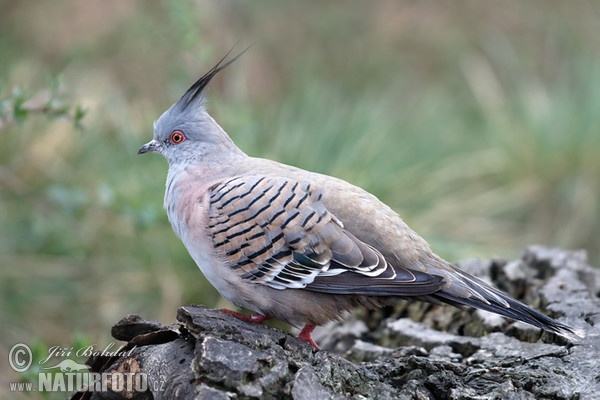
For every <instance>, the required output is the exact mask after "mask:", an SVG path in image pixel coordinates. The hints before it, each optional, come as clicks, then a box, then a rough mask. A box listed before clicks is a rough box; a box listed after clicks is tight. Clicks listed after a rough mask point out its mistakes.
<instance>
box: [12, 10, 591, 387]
mask: <svg viewBox="0 0 600 400" xmlns="http://www.w3.org/2000/svg"><path fill="white" fill-rule="evenodd" d="M599 13H600V5H599V4H598V3H596V2H592V1H590V2H586V1H572V2H563V1H552V0H550V1H541V0H540V1H529V2H521V1H505V2H480V1H461V2H454V1H445V2H434V1H424V2H416V1H391V0H390V1H378V2H366V1H329V2H321V1H316V0H313V1H302V2H280V1H265V0H259V1H252V2H250V1H244V2H242V1H239V2H235V1H216V0H215V1H193V2H192V1H188V2H170V1H155V2H145V1H141V0H140V1H119V0H110V1H106V0H105V1H100V0H90V1H75V0H61V1H52V2H49V1H48V2H25V1H20V2H17V1H7V0H4V1H0V57H1V62H0V95H1V97H0V99H1V100H2V103H1V107H0V139H1V145H0V160H1V162H0V216H1V225H0V263H1V270H0V286H1V294H0V307H1V308H0V310H1V319H0V356H2V358H3V359H6V358H5V355H6V353H7V351H8V349H9V348H10V346H11V345H12V344H14V343H16V342H24V343H32V342H35V341H40V342H41V343H45V344H47V345H50V346H53V345H62V346H69V345H70V343H72V340H74V339H73V338H74V337H75V336H77V335H84V336H85V337H86V338H87V339H86V340H89V341H90V342H92V343H95V344H97V345H98V346H103V345H106V344H107V343H109V342H111V341H112V340H111V339H110V336H109V331H110V327H111V325H112V324H114V323H115V322H117V321H118V320H119V319H120V318H121V317H122V316H123V315H125V314H127V313H139V314H141V315H142V316H143V317H145V318H147V319H155V320H160V321H161V322H164V323H171V322H173V321H174V318H175V311H176V308H177V306H179V305H182V304H188V303H192V302H193V303H204V304H206V305H209V306H217V305H218V306H221V305H223V303H222V302H221V301H220V300H219V297H218V294H217V293H216V292H215V290H214V289H212V288H211V287H210V286H209V285H208V284H207V283H206V281H205V280H204V278H203V276H202V275H201V273H200V271H199V270H198V268H197V267H196V266H195V264H194V263H193V261H192V260H191V258H190V257H189V256H188V254H187V252H186V250H185V249H184V247H183V245H182V244H181V243H180V242H179V240H178V239H177V238H176V237H175V235H174V234H173V233H172V231H171V227H170V225H169V223H168V221H167V217H166V215H165V212H164V210H163V209H162V196H163V191H164V181H165V176H166V170H167V164H166V161H165V160H164V159H162V158H161V157H160V156H145V157H138V156H137V155H136V152H137V149H138V148H139V146H140V145H141V144H143V143H145V142H147V141H148V140H150V138H151V135H152V122H153V121H154V120H155V119H157V118H158V116H159V115H160V114H161V113H162V111H164V109H166V108H167V107H169V106H170V105H171V104H172V102H174V101H176V100H177V99H178V98H179V96H180V95H181V94H182V93H183V91H184V90H186V89H187V88H188V87H189V85H190V84H191V83H192V82H193V81H194V80H195V79H196V78H197V77H199V76H200V75H201V74H203V73H204V72H206V71H207V70H208V69H209V68H210V67H211V66H212V65H213V64H214V63H215V62H216V61H217V60H218V59H220V58H221V57H222V56H223V55H224V54H225V53H226V52H227V51H228V50H229V49H230V48H231V47H232V46H234V45H235V44H236V43H238V45H237V47H236V49H238V50H242V49H243V48H244V47H246V46H247V45H250V44H252V45H253V47H252V48H251V49H250V51H248V52H247V53H246V54H245V55H244V56H243V57H242V58H241V59H240V60H239V61H238V62H236V63H235V64H234V65H232V66H231V67H229V68H228V69H227V70H226V71H225V72H224V73H222V74H220V75H219V76H218V77H217V78H215V80H214V81H213V83H212V85H211V87H210V88H209V90H208V91H207V95H208V98H209V104H208V107H209V110H210V111H211V114H212V115H213V116H214V117H215V118H216V119H217V121H219V122H220V123H221V125H222V126H223V127H224V128H225V130H226V131H227V132H229V134H230V135H231V136H232V138H233V139H234V141H235V142H236V143H237V144H238V145H239V146H240V147H241V148H242V149H243V150H245V151H246V152H247V153H249V154H251V155H254V156H260V157H268V158H272V159H275V160H278V161H281V162H284V163H289V164H294V165H297V166H300V167H302V168H305V169H310V170H314V171H319V172H322V173H326V174H330V175H335V176H338V177H341V178H343V179H346V180H348V181H350V182H352V183H354V184H357V185H359V186H362V187H364V188H365V189H367V190H369V191H371V192H373V193H374V194H376V195H377V196H379V197H380V198H381V199H382V200H383V201H384V202H386V203H387V204H389V205H390V206H392V207H393V208H394V209H395V210H397V211H398V212H399V213H400V215H401V216H402V217H403V218H404V219H405V221H407V223H409V225H411V226H412V227H413V228H414V229H415V230H416V231H417V232H419V233H420V234H421V235H422V236H424V237H425V238H426V239H427V240H428V241H429V242H430V243H431V244H432V246H433V248H434V249H435V250H436V251H437V252H438V253H440V254H441V255H442V256H444V257H446V258H448V259H450V260H459V259H463V258H469V257H483V258H489V257H492V256H500V257H504V258H511V257H516V256H518V255H519V254H520V253H521V252H522V251H523V249H524V247H525V246H527V245H529V244H534V243H540V244H546V245H552V246H562V247H566V248H583V249H586V250H587V251H588V252H589V255H590V259H591V262H592V263H596V264H597V263H598V260H599V255H600V241H599V239H598V237H599V236H600V215H599V212H600V202H599V200H598V192H599V189H600V187H599V186H600V132H599V127H600V56H599V54H600V53H599V51H600V40H598V38H599V37H600V15H599ZM234 52H235V50H234ZM81 109H83V110H85V115H84V116H83V118H81V116H82V110H81ZM79 124H80V125H82V126H83V128H78V127H77V125H79ZM0 366H1V368H2V369H1V370H0V372H1V373H2V375H3V376H7V375H6V374H8V375H10V373H11V370H10V369H9V368H8V366H7V365H6V363H5V362H3V363H1V364H0ZM3 381H4V379H3ZM2 386H5V385H2ZM0 393H2V392H1V390H0Z"/></svg>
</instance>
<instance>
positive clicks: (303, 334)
mask: <svg viewBox="0 0 600 400" xmlns="http://www.w3.org/2000/svg"><path fill="white" fill-rule="evenodd" d="M315 327H316V325H315V324H306V325H304V328H302V330H301V331H300V333H299V334H298V339H300V340H304V341H305V342H308V344H310V345H312V346H313V347H314V348H316V349H317V350H320V349H321V348H320V347H319V345H318V344H316V343H315V341H314V340H313V338H312V336H311V334H312V331H313V330H314V329H315Z"/></svg>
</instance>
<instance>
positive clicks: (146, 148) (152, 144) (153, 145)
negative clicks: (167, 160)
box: [138, 140, 161, 154]
mask: <svg viewBox="0 0 600 400" xmlns="http://www.w3.org/2000/svg"><path fill="white" fill-rule="evenodd" d="M160 149H161V145H160V143H159V142H158V141H156V140H151V141H149V142H148V143H146V144H145V145H143V146H142V147H140V149H139V150H138V154H144V153H160Z"/></svg>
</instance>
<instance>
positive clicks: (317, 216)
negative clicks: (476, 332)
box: [138, 49, 584, 349]
mask: <svg viewBox="0 0 600 400" xmlns="http://www.w3.org/2000/svg"><path fill="white" fill-rule="evenodd" d="M246 50H247V49H246ZM246 50H244V52H245V51H246ZM230 52H231V50H230ZM244 52H241V53H240V54H238V55H237V56H235V57H233V58H230V59H228V57H229V54H230V53H227V54H226V55H225V57H223V58H222V59H221V60H219V61H218V62H217V63H216V65H215V66H214V67H212V68H211V69H210V70H209V71H208V72H207V73H206V74H204V75H203V76H201V77H200V78H199V79H198V80H197V81H196V82H195V83H194V84H193V85H192V86H191V87H190V88H189V89H188V90H187V91H186V92H185V93H184V94H183V95H182V96H181V98H180V99H179V100H178V101H177V102H176V103H175V104H173V105H172V106H171V107H170V108H168V109H167V110H166V111H165V112H164V113H163V114H162V115H161V116H160V117H159V118H158V120H156V121H155V122H154V133H153V138H152V140H151V141H150V142H148V143H146V144H144V145H143V146H142V147H141V148H140V149H139V151H138V153H139V154H144V153H159V154H161V155H162V156H164V157H165V158H166V159H167V161H168V164H169V168H168V173H167V179H166V187H165V195H164V207H165V209H166V213H167V216H168V219H169V222H170V223H171V226H172V228H173V230H174V232H175V234H176V235H177V236H178V237H179V238H180V239H181V241H182V242H183V244H184V246H185V247H186V249H187V251H188V252H189V254H190V256H191V257H192V258H193V260H194V261H195V263H196V264H197V265H198V267H199V268H200V270H201V271H202V273H203V274H204V276H205V277H206V279H207V280H208V281H209V282H210V283H211V284H212V286H214V287H215V288H216V290H217V291H218V292H219V293H220V294H221V295H222V296H223V297H224V298H226V299H227V300H229V301H230V302H231V303H233V304H234V305H236V306H239V307H243V308H246V309H248V310H250V311H251V312H252V314H251V315H244V314H241V313H239V312H236V311H232V310H228V309H224V310H223V312H225V313H229V314H233V315H235V316H236V317H238V318H241V319H245V320H247V321H251V322H257V323H259V322H263V321H266V320H268V319H271V318H273V319H277V320H282V321H284V322H287V323H289V324H290V325H292V326H294V327H297V328H299V329H300V333H299V334H298V338H300V339H302V340H304V341H306V342H308V343H309V344H311V345H313V346H314V347H315V348H317V349H318V348H319V347H318V345H317V343H316V342H315V341H314V340H313V338H312V332H313V330H314V329H315V327H316V326H319V325H323V324H325V323H327V322H330V321H333V320H339V319H341V318H342V317H343V316H344V315H345V314H346V313H347V312H348V311H351V310H353V309H355V308H358V307H364V308H368V309H375V308H378V307H383V306H387V305H392V304H394V303H396V302H398V301H399V300H401V299H414V300H420V301H425V302H431V303H447V304H450V305H453V306H456V307H465V306H466V307H474V308H478V309H482V310H486V311H490V312H492V313H496V314H500V315H502V316H504V317H508V318H510V319H513V320H517V321H523V322H525V323H528V324H530V325H533V326H536V327H538V328H541V329H543V330H546V331H549V332H552V333H554V334H557V335H559V336H562V337H564V338H566V339H568V340H570V341H576V340H578V338H582V337H584V332H583V331H582V330H577V329H573V328H571V327H569V326H567V325H565V324H563V323H560V322H558V321H556V320H554V319H552V318H550V317H549V316H547V315H544V314H542V313H541V312H538V311H536V310H534V309H533V308H531V307H529V306H527V305H525V304H523V303H522V302H520V301H518V300H515V299H513V298H511V297H510V296H509V295H508V294H506V293H504V292H502V291H500V290H498V289H496V288H494V287H492V286H491V285H489V284H487V283H485V282H483V281H482V280H480V279H478V278H476V277H474V276H472V275H471V274H469V273H467V272H465V271H462V270H460V269H459V268H458V267H456V266H455V265H454V264H452V263H450V262H448V261H446V260H444V259H443V258H441V257H440V256H438V255H437V254H436V253H434V252H433V250H432V249H431V247H430V246H429V244H428V243H427V242H426V241H425V240H424V239H423V238H421V236H419V235H418V234H417V233H416V232H415V231H413V230H412V229H411V228H410V227H409V226H408V225H407V224H406V223H405V222H404V221H403V220H402V218H401V217H400V216H399V215H398V213H396V212H395V211H394V210H392V209H391V208H390V207H388V206H387V205H386V204H384V203H383V202H382V201H380V200H379V199H378V198H377V197H376V196H374V195H373V194H371V193H368V192H367V191H365V190H363V189H361V188H359V187H357V186H354V185H352V184H351V183H348V182H346V181H344V180H341V179H338V178H335V177H332V176H328V175H324V174H319V173H315V172H310V171H306V170H303V169H300V168H297V167H294V166H290V165H285V164H282V163H279V162H276V161H273V160H269V159H263V158H257V157H252V156H249V155H247V154H246V153H244V152H243V151H242V150H241V149H240V148H239V147H238V146H237V145H236V144H235V143H234V142H233V140H232V139H231V138H230V137H229V136H228V135H227V133H226V132H225V131H224V130H223V129H222V128H221V126H220V125H219V124H218V123H217V122H216V121H215V120H214V119H213V118H212V117H211V116H210V115H209V114H208V112H207V108H206V96H205V95H204V91H205V89H206V87H207V85H208V84H209V82H210V81H211V80H212V79H213V78H214V77H215V76H216V75H217V74H218V73H219V72H221V71H222V70H223V69H225V68H226V67H228V66H229V65H231V64H232V63H233V62H235V61H236V60H237V59H238V58H239V57H240V56H241V55H242V54H243V53H244Z"/></svg>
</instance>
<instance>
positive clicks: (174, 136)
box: [169, 131, 186, 144]
mask: <svg viewBox="0 0 600 400" xmlns="http://www.w3.org/2000/svg"><path fill="white" fill-rule="evenodd" d="M185 139H186V137H185V135H184V134H183V132H181V131H173V132H171V136H169V142H171V143H173V144H179V143H181V142H183V141H184V140H185Z"/></svg>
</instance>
